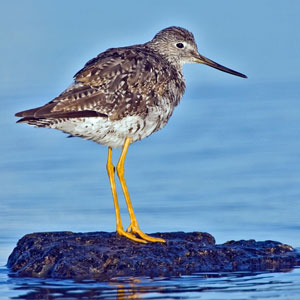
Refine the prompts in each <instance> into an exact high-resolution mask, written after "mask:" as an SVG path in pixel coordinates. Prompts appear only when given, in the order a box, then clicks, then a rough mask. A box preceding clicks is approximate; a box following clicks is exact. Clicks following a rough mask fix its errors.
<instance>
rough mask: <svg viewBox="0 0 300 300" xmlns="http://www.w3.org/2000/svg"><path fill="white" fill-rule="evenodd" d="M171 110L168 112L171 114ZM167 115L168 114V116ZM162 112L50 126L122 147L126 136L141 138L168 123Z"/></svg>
mask: <svg viewBox="0 0 300 300" xmlns="http://www.w3.org/2000/svg"><path fill="white" fill-rule="evenodd" d="M170 113H171V112H170V110H169V111H168V112H167V115H168V117H169V116H170ZM166 117H167V116H166ZM168 117H167V118H165V116H163V115H162V114H158V113H157V112H156V113H149V114H148V115H147V117H146V118H145V119H143V118H141V117H140V116H137V115H135V116H127V117H124V118H123V119H121V120H110V119H109V118H102V117H89V118H71V119H66V120H61V121H59V122H57V123H56V124H52V125H50V126H49V127H51V128H55V129H58V130H61V131H64V132H66V133H69V134H71V135H72V136H79V137H82V138H84V139H88V140H93V141H95V142H96V143H99V144H102V145H105V146H110V147H112V148H119V147H122V146H123V144H124V141H125V138H126V137H130V138H131V142H132V143H133V142H136V141H138V140H141V139H143V138H145V137H147V136H149V135H150V134H152V133H153V132H155V131H157V130H159V129H161V128H162V127H164V126H165V124H166V123H167V119H168Z"/></svg>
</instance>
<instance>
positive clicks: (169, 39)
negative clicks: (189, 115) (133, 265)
mask: <svg viewBox="0 0 300 300" xmlns="http://www.w3.org/2000/svg"><path fill="white" fill-rule="evenodd" d="M185 63H201V64H205V65H208V66H210V67H213V68H216V69H219V70H221V71H224V72H227V73H230V74H233V75H236V76H240V77H244V78H246V76H245V75H244V74H241V73H239V72H236V71H234V70H231V69H228V68H226V67H224V66H222V65H220V64H217V63H216V62H214V61H212V60H210V59H208V58H206V57H204V56H203V55H201V54H200V53H199V52H198V50H197V45H196V42H195V39H194V36H193V34H192V33H191V32H189V31H188V30H186V29H184V28H180V27H169V28H166V29H163V30H162V31H160V32H159V33H157V34H156V35H155V36H154V38H153V39H152V40H151V41H150V42H147V43H145V44H140V45H134V46H129V47H122V48H111V49H108V50H106V51H105V52H103V53H100V54H99V55H98V56H97V57H95V58H93V59H91V60H90V61H88V62H87V63H86V65H85V66H84V68H83V69H81V70H80V71H79V72H78V73H76V74H75V76H74V83H73V84H72V85H71V86H70V87H68V88H67V89H66V90H65V91H64V92H62V93H61V94H60V95H59V96H58V97H56V98H54V99H53V100H52V101H51V102H49V103H48V104H46V105H44V106H41V107H38V108H33V109H29V110H26V111H22V112H19V113H17V114H16V116H17V117H22V119H20V120H19V121H18V122H21V123H28V124H30V125H34V126H36V127H47V128H55V129H58V130H61V131H63V132H66V133H68V134H71V135H72V136H79V137H82V138H84V139H89V140H93V141H95V142H96V143H99V144H102V145H105V146H108V160H107V165H106V168H107V172H108V176H109V180H110V185H111V189H112V195H113V200H114V205H115V212H116V221H117V226H116V227H117V233H118V234H119V235H121V236H125V237H127V238H129V239H131V240H133V241H136V242H142V243H146V242H147V241H150V242H164V240H163V239H161V238H155V237H151V236H149V235H147V234H145V233H144V232H142V231H141V230H140V228H139V225H138V222H137V220H136V217H135V214H134V211H133V208H132V204H131V201H130V197H129V193H128V190H127V186H126V182H125V179H124V163H125V158H126V153H127V150H128V147H129V145H130V144H131V143H134V142H136V141H138V140H141V139H143V138H145V137H147V136H149V135H150V134H152V133H153V132H155V131H157V130H159V129H161V128H163V127H164V126H165V125H166V124H167V122H168V120H169V118H170V117H171V115H172V113H173V110H174V108H175V107H176V106H177V105H178V103H179V101H180V99H181V97H182V96H183V94H184V91H185V81H184V77H183V74H182V66H183V65H184V64H185ZM117 147H123V149H122V152H121V156H120V159H119V162H118V164H117V165H116V169H117V174H118V177H119V180H120V183H121V186H122V189H123V192H124V196H125V200H126V203H127V207H128V211H129V215H130V225H129V227H128V228H127V230H124V228H123V225H122V222H121V215H120V209H119V204H118V199H117V192H116V186H115V179H114V173H115V168H114V166H113V163H112V148H117Z"/></svg>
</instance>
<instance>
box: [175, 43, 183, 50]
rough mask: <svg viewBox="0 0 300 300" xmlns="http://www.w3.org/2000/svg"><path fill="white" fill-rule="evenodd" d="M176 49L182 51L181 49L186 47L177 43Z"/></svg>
mask: <svg viewBox="0 0 300 300" xmlns="http://www.w3.org/2000/svg"><path fill="white" fill-rule="evenodd" d="M176 47H177V48H180V49H181V48H183V47H184V45H183V44H182V43H177V44H176Z"/></svg>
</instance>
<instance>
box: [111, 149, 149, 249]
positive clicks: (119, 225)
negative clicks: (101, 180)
mask: <svg viewBox="0 0 300 300" xmlns="http://www.w3.org/2000/svg"><path fill="white" fill-rule="evenodd" d="M106 170H107V173H108V177H109V181H110V186H111V191H112V195H113V199H114V205H115V211H116V220H117V233H118V234H119V235H123V236H126V237H127V238H129V239H131V240H133V241H136V242H140V243H145V241H144V240H142V239H139V238H137V237H135V236H134V235H133V234H132V233H130V232H126V231H125V230H124V228H123V225H122V220H121V214H120V208H119V203H118V197H117V190H116V184H115V168H114V165H113V163H112V149H111V147H109V148H108V157H107V164H106Z"/></svg>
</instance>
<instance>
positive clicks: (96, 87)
mask: <svg viewBox="0 0 300 300" xmlns="http://www.w3.org/2000/svg"><path fill="white" fill-rule="evenodd" d="M171 71H173V70H170V66H169V65H168V64H167V63H164V60H160V59H158V58H157V56H155V55H153V53H152V52H151V51H148V50H147V49H145V48H143V47H141V48H138V47H134V48H131V47H127V48H118V49H109V50H107V51H106V52H103V53H101V54H99V55H98V56H97V57H96V58H94V59H92V60H90V61H89V62H88V63H87V64H86V65H85V67H84V68H83V69H82V70H80V71H79V72H78V73H77V74H75V76H74V78H75V84H73V85H72V86H71V87H70V88H68V89H67V90H65V91H64V92H63V93H62V94H61V95H59V96H58V97H57V98H55V99H54V100H53V101H51V102H50V103H49V104H48V107H49V108H51V112H52V113H58V112H65V113H66V112H72V111H86V110H89V111H96V112H98V113H101V114H105V115H108V116H109V118H111V119H120V118H122V117H124V116H126V115H133V114H136V113H139V114H140V115H143V114H147V107H149V106H151V105H155V104H156V102H157V101H158V98H159V96H162V95H164V93H165V92H166V90H167V89H168V85H167V82H168V80H169V79H170V77H171V75H170V74H169V73H170V72H171ZM54 103H55V104H54ZM46 110H47V107H46V106H45V109H44V111H40V112H39V113H40V116H42V115H43V114H44V113H46Z"/></svg>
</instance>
